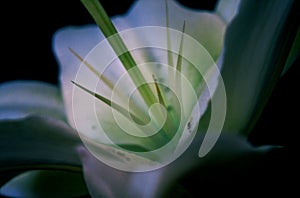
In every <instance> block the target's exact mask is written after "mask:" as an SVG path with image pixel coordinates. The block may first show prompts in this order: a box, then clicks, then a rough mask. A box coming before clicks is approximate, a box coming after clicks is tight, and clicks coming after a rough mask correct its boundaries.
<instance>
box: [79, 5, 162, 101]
mask: <svg viewBox="0 0 300 198" xmlns="http://www.w3.org/2000/svg"><path fill="white" fill-rule="evenodd" d="M81 2H82V3H83V5H84V6H85V7H86V9H87V10H88V11H89V13H90V14H91V15H92V17H93V19H94V20H95V22H96V24H97V25H98V26H99V28H100V29H101V31H102V33H103V34H104V36H105V37H106V38H109V37H110V36H114V37H113V38H114V39H108V42H109V43H110V45H111V47H112V48H113V50H114V51H115V53H116V54H117V55H119V59H120V61H121V63H122V64H123V66H124V67H125V69H126V70H127V71H128V70H130V69H131V68H134V67H136V66H137V64H136V62H135V60H134V58H133V57H132V55H131V54H130V52H129V51H128V49H127V47H126V45H125V43H124V41H123V40H122V38H121V37H120V35H119V34H118V31H117V30H116V28H115V26H114V25H113V23H112V21H111V20H110V18H109V16H108V15H107V13H106V12H105V10H104V8H103V7H102V5H101V3H100V2H99V1H98V0H81ZM130 77H131V79H132V80H133V82H134V83H135V85H141V84H143V85H142V86H138V91H139V93H140V94H141V96H142V97H143V99H144V101H145V103H146V104H147V106H148V107H150V106H151V105H152V104H154V103H156V102H157V99H156V97H155V96H154V94H153V92H152V90H151V88H150V87H149V85H148V84H146V81H145V79H144V76H143V74H142V73H141V71H140V70H139V69H138V67H136V69H135V70H134V72H130Z"/></svg>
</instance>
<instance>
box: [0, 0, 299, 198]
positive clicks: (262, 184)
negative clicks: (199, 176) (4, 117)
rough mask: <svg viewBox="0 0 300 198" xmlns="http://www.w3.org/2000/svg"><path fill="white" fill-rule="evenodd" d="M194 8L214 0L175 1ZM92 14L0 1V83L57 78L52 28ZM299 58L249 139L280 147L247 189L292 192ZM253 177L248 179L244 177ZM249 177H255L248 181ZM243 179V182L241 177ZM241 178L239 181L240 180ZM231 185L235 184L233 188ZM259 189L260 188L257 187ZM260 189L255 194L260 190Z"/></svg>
mask: <svg viewBox="0 0 300 198" xmlns="http://www.w3.org/2000/svg"><path fill="white" fill-rule="evenodd" d="M101 2H102V4H103V6H104V8H105V9H106V11H107V12H108V14H109V15H110V16H114V15H117V14H122V13H125V12H126V11H127V9H128V8H129V6H130V5H131V4H132V2H133V0H123V1H116V0H101ZM179 2H180V3H182V4H183V5H185V6H188V7H192V8H194V9H208V10H212V9H213V8H214V6H215V1H210V0H206V1H192V0H190V1H184V0H181V1H179ZM92 22H93V20H92V18H91V16H90V15H89V14H88V12H87V11H86V10H85V8H84V6H83V5H82V4H81V2H80V1H79V0H78V1H76V0H72V1H71V0H64V1H63V0H52V1H3V2H2V3H1V38H2V40H1V58H2V61H1V71H0V83H2V82H6V81H10V80H42V81H46V82H49V83H52V84H57V82H58V81H57V80H58V78H57V77H58V65H57V63H56V60H55V59H54V56H53V53H52V48H51V47H52V46H51V44H52V43H51V42H52V41H51V39H52V35H53V33H54V32H55V31H56V30H57V29H59V28H61V27H64V26H66V25H83V24H86V23H92ZM298 74H299V59H298V60H297V62H296V63H295V64H294V65H293V67H292V68H291V69H290V70H289V71H288V72H287V74H286V75H285V76H283V78H281V79H280V80H279V82H278V84H277V85H276V87H275V90H274V92H273V94H272V95H271V98H270V100H269V102H268V104H267V106H266V108H265V110H264V111H263V113H262V115H261V117H260V119H259V121H258V123H257V125H256V126H255V128H254V130H253V132H252V133H251V135H250V137H249V140H250V141H251V142H252V143H253V144H255V145H263V144H276V145H283V146H285V148H284V149H282V150H280V151H276V152H273V153H271V154H270V155H269V156H268V157H267V158H266V159H265V160H264V161H262V162H261V164H259V165H258V167H256V168H255V169H253V170H252V171H250V172H249V173H248V174H245V175H244V176H239V177H238V178H236V179H237V180H238V179H241V181H235V183H234V184H233V185H237V186H240V185H241V183H243V182H244V183H245V185H249V189H250V191H251V190H256V189H260V190H261V189H265V192H266V193H267V194H268V193H271V194H272V192H273V193H274V194H276V193H277V192H287V193H290V192H291V191H294V190H295V189H294V187H293V184H294V183H293V182H292V181H293V179H295V180H296V183H297V182H298V181H299V180H298V179H299V177H296V173H298V166H296V165H295V164H296V160H297V157H298V156H299V153H298V152H297V146H298V145H300V143H298V139H297V137H298V136H299V135H298V133H299V127H298V122H299V114H298V113H299V104H298V101H299V96H298V93H297V92H299V88H298V85H299V82H298ZM248 179H251V182H249V181H248V182H245V181H246V180H248ZM252 180H253V182H252ZM239 182H241V183H239ZM238 184H239V185H238ZM234 189H235V187H234V186H233V190H234ZM259 192H260V191H259ZM259 192H258V194H259Z"/></svg>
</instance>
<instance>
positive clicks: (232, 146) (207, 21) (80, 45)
mask: <svg viewBox="0 0 300 198" xmlns="http://www.w3.org/2000/svg"><path fill="white" fill-rule="evenodd" d="M292 6H293V2H292V1H285V2H283V1H274V2H251V1H241V2H240V1H234V0H228V1H225V0H224V1H220V2H219V3H218V5H217V8H216V10H215V11H214V12H202V11H195V10H190V9H187V8H185V7H182V6H181V5H179V4H178V3H176V2H175V1H168V10H167V11H168V14H167V15H168V16H169V20H167V19H166V9H165V7H166V4H165V2H163V1H149V0H139V1H137V2H135V4H134V5H133V6H132V7H131V9H130V10H129V12H128V13H127V14H125V15H123V16H117V17H114V18H113V19H112V21H113V23H114V25H115V26H116V27H117V29H118V31H120V32H123V30H126V29H129V28H136V27H140V26H163V27H165V26H166V24H167V23H168V27H170V28H174V29H176V30H179V31H182V30H183V28H182V27H183V24H185V28H184V33H185V34H187V35H190V36H192V37H193V38H194V39H196V40H197V41H198V42H199V43H201V44H202V45H203V46H204V47H205V49H206V50H207V51H208V52H209V54H210V56H211V57H212V59H211V60H214V61H216V62H217V63H218V67H219V68H220V69H222V75H223V76H222V77H223V78H224V83H225V88H226V94H227V96H228V98H229V101H228V109H227V115H228V117H226V120H225V127H224V131H223V132H222V134H221V136H220V139H219V140H218V142H217V143H216V145H215V147H213V148H204V150H206V151H210V152H209V153H208V154H207V156H205V158H199V157H198V154H199V147H200V145H201V143H202V141H203V140H204V141H205V140H206V141H209V140H210V138H213V136H210V135H211V134H207V135H206V136H205V131H206V129H207V126H208V122H209V121H207V119H208V117H209V116H210V112H211V109H210V108H207V107H209V104H210V101H211V97H210V96H209V94H213V100H215V101H216V103H217V104H219V105H220V106H222V104H223V103H224V101H223V100H222V98H221V97H219V96H220V95H222V88H220V87H217V85H218V81H217V78H213V76H214V75H216V74H215V73H213V74H214V75H213V76H210V79H212V81H213V82H214V83H213V85H214V86H213V89H211V90H204V91H203V90H201V91H199V92H197V91H196V94H195V95H196V96H197V97H199V104H200V111H198V113H196V116H195V118H197V119H196V121H194V122H195V123H197V124H198V121H197V120H200V117H201V120H203V123H204V125H201V126H200V127H199V129H198V132H197V131H194V133H195V134H196V132H197V135H196V139H195V141H193V142H192V144H191V146H190V147H189V148H188V150H187V151H186V152H185V153H183V155H182V156H180V157H179V158H178V159H176V160H175V161H174V162H173V163H170V164H168V165H166V164H165V165H166V166H163V167H162V168H160V169H157V170H152V171H148V172H140V173H131V172H126V171H121V170H116V169H114V168H112V167H109V166H107V165H106V164H104V163H101V162H100V161H98V160H97V159H96V158H95V156H96V157H97V155H95V153H93V152H95V151H98V152H99V155H101V152H102V153H103V152H104V151H106V152H107V153H106V155H107V154H108V155H109V157H116V156H117V157H119V158H118V160H120V159H121V160H122V159H127V158H130V159H131V158H132V159H133V158H134V159H140V156H139V155H136V154H132V152H124V151H123V152H121V153H119V154H118V153H117V152H118V151H119V150H118V149H116V147H110V146H109V145H108V142H105V141H106V140H105V141H103V142H101V144H99V142H97V141H99V137H98V136H97V135H96V136H95V134H96V132H97V130H99V129H97V127H95V126H97V125H98V124H97V120H96V119H95V115H94V109H91V107H89V106H86V105H87V104H90V105H91V104H94V102H95V101H94V100H95V98H94V97H93V96H91V95H89V94H87V93H84V92H82V90H81V89H79V88H78V87H77V88H76V87H75V88H74V85H73V84H72V83H71V81H75V82H76V83H77V82H79V84H77V86H79V87H80V86H83V89H85V88H88V89H89V90H92V91H95V90H96V91H98V90H97V89H96V88H97V87H96V86H95V82H98V81H99V79H98V78H97V76H95V75H94V76H93V74H92V72H91V71H90V70H93V69H90V70H89V69H87V67H86V66H84V68H85V69H84V70H83V71H84V72H87V71H89V72H91V76H90V78H88V79H84V80H81V79H80V75H81V74H79V75H78V70H80V69H82V67H80V66H81V65H83V64H81V63H82V62H83V60H80V59H81V58H84V57H88V56H92V55H93V54H92V53H89V52H90V51H91V50H92V49H93V48H94V47H95V46H96V45H97V44H98V43H100V42H101V41H102V40H104V39H105V37H104V36H103V34H102V33H101V31H100V30H99V28H98V27H97V26H96V25H94V24H91V25H86V26H83V27H66V28H63V29H61V30H59V31H58V32H57V33H56V34H55V36H54V40H53V44H54V48H53V49H54V53H55V55H56V57H57V60H58V63H59V65H60V66H61V70H60V82H61V91H62V99H63V103H64V107H63V108H65V109H64V110H65V112H66V117H67V121H68V123H69V124H70V126H71V128H68V127H67V126H66V125H65V123H62V122H57V121H58V120H61V119H62V118H64V115H63V113H62V112H61V108H62V107H61V106H60V105H57V104H55V105H49V104H53V100H52V101H51V98H52V96H53V95H55V94H50V95H51V96H49V97H46V98H44V96H45V95H44V94H43V97H42V99H41V97H40V96H39V95H37V97H34V98H35V99H36V100H37V101H38V100H43V101H45V103H37V104H32V103H30V102H25V103H23V104H21V106H22V105H23V107H28V108H24V112H25V113H23V111H22V113H21V114H20V113H19V112H17V113H15V112H16V111H14V110H15V109H10V108H7V109H5V110H6V112H8V113H9V114H8V113H5V114H0V115H1V120H0V121H1V123H0V127H1V128H3V129H4V130H6V131H8V132H11V133H15V134H16V133H17V129H15V128H14V127H13V126H14V125H15V124H16V123H18V124H20V125H21V126H20V127H21V128H24V127H26V128H27V129H26V130H25V131H27V133H24V138H26V137H27V138H28V137H30V136H31V134H30V131H35V130H34V128H33V129H32V125H29V123H32V124H34V123H37V125H38V126H40V127H41V128H43V129H44V128H47V127H49V131H50V132H51V133H53V136H50V137H51V138H54V140H53V142H56V140H55V137H56V136H57V137H62V139H59V141H58V148H57V149H58V150H61V151H63V150H64V149H63V148H60V146H62V147H63V146H64V144H67V145H68V146H67V151H68V152H69V153H72V154H71V155H70V158H68V159H62V156H64V155H63V154H62V155H58V157H57V156H55V151H56V150H55V149H54V152H51V151H52V150H51V149H50V152H49V153H48V154H47V155H46V156H45V158H43V160H41V161H43V162H45V163H49V164H51V163H54V164H56V163H58V164H64V165H66V164H75V165H78V164H79V163H80V162H79V161H78V158H77V156H76V152H75V150H76V151H77V152H78V153H79V156H80V158H81V163H82V165H83V171H84V176H85V181H86V183H87V186H88V189H89V191H90V194H91V195H92V196H93V197H99V196H111V197H113V196H126V195H128V196H138V197H157V196H162V195H163V194H164V193H166V190H168V188H169V187H170V185H172V184H173V182H174V181H176V180H177V179H178V178H180V177H181V176H182V175H184V174H185V173H187V172H189V171H190V170H193V169H195V168H196V169H201V167H205V166H209V165H214V164H216V163H217V164H218V163H219V164H222V163H227V162H231V161H234V160H236V159H240V157H245V158H247V157H248V156H251V157H252V156H255V157H258V156H260V155H261V154H263V153H265V152H266V151H268V150H269V148H270V147H264V148H256V147H253V146H252V145H251V144H249V142H247V140H246V139H245V137H246V136H244V137H241V136H240V134H247V133H248V132H249V129H248V128H247V127H249V126H251V125H252V124H253V123H254V122H253V120H254V121H255V117H256V113H257V111H259V109H261V108H257V107H260V106H261V105H262V104H263V103H264V102H265V101H266V99H267V97H268V94H266V95H264V94H261V93H262V91H263V90H265V89H266V92H267V93H270V92H271V91H272V86H273V85H272V84H274V81H275V80H276V79H278V77H279V76H280V72H281V71H282V69H283V64H284V61H285V60H286V59H287V54H285V53H283V52H282V51H280V50H278V49H281V50H289V49H290V47H291V46H290V41H288V42H287V43H286V42H284V41H286V40H287V39H286V38H285V37H282V34H283V32H284V30H288V31H289V32H293V31H292V28H291V27H290V26H289V25H290V24H289V23H288V22H287V21H288V19H290V17H291V16H290V15H288V14H289V13H290V12H291V11H292ZM253 9H255V10H256V12H253ZM171 16H172V17H171ZM269 16H270V17H272V18H268V17H269ZM166 20H167V21H166ZM166 32H167V31H166ZM166 35H167V34H165V35H164V36H162V34H158V37H157V38H156V39H157V40H158V41H159V39H160V37H162V38H165V39H162V40H168V39H169V37H168V36H166ZM174 35H175V34H173V33H171V38H170V40H171V42H170V43H168V42H166V43H165V45H166V46H167V49H172V50H173V51H175V52H178V53H179V52H180V45H181V44H180V43H181V42H182V41H186V39H187V38H188V37H185V38H184V39H182V38H181V34H180V36H179V37H176V38H175V39H174V37H172V36H174ZM292 36H295V35H293V34H292ZM139 39H140V38H139V37H137V38H132V37H131V38H130V39H129V40H126V39H125V42H128V41H130V43H129V44H128V43H126V44H128V45H129V46H130V45H131V44H133V45H134V44H136V43H138V42H141V40H139ZM143 39H144V38H143ZM143 39H142V40H143ZM257 39H260V40H257ZM256 41H258V42H256ZM131 42H132V43H131ZM170 45H171V47H170ZM256 46H259V47H258V49H259V50H257V47H256ZM187 47H188V45H187ZM187 47H186V46H185V47H184V49H183V50H184V53H187V54H193V55H192V56H193V57H194V56H195V55H194V54H197V51H194V49H189V48H187ZM70 48H71V51H70ZM176 50H177V51H176ZM72 51H73V52H72ZM144 53H145V52H144ZM144 53H140V52H139V51H137V52H136V53H133V56H134V58H135V60H136V61H137V63H143V62H144V61H145V58H146V60H147V59H148V60H152V61H153V60H155V61H158V62H160V63H166V64H169V63H171V62H172V63H173V65H176V61H177V56H175V55H173V56H172V57H173V58H168V54H166V53H162V55H160V53H159V52H157V51H154V52H153V51H151V50H149V51H147V50H146V54H147V53H149V54H147V55H146V56H144ZM91 54H92V55H91ZM282 54H283V55H282ZM150 55H151V56H150ZM277 55H278V59H276V58H277ZM281 55H282V56H281ZM79 56H81V57H79ZM274 56H276V58H275V57H274ZM101 57H105V56H101ZM178 59H179V58H178ZM86 60H88V61H89V60H91V59H86ZM97 60H98V59H97ZM102 61H103V62H104V63H105V61H107V60H102ZM200 62H201V61H200ZM177 63H178V61H177ZM85 65H87V64H85ZM92 65H93V66H95V65H96V64H95V63H93V62H92ZM273 65H276V66H274V67H273ZM105 66H106V65H105V64H104V67H105ZM115 67H116V68H118V69H119V70H113V71H116V72H120V71H121V73H122V72H124V71H126V70H124V68H123V65H122V64H121V62H116V65H115ZM81 71H82V70H81ZM100 71H101V72H102V70H101V68H100ZM168 71H169V70H167V71H163V72H161V74H162V77H166V76H165V75H166V74H167V72H168ZM192 71H193V70H192ZM142 72H145V70H142ZM187 72H188V71H187ZM232 72H236V75H233V74H232ZM107 74H108V73H107ZM154 74H155V77H154V78H156V77H160V76H159V74H160V73H159V72H156V73H154ZM271 74H272V75H271ZM119 75H120V73H119ZM78 76H79V78H78ZM149 76H150V79H151V77H152V73H151V75H149ZM107 77H108V78H109V81H112V82H116V81H115V79H114V78H113V77H112V76H111V75H108V76H107ZM146 78H147V76H146ZM198 78H199V77H197V73H196V74H193V73H192V72H191V73H190V79H189V81H188V82H191V84H192V87H193V88H194V89H195V85H198V84H199V81H197V80H198ZM180 79H181V78H180ZM195 79H196V80H195ZM255 79H257V80H255ZM77 80H79V81H77ZM102 80H103V79H102ZM148 80H149V78H148ZM181 80H182V79H181ZM193 80H194V81H193ZM150 81H151V80H150ZM147 82H148V81H147ZM155 82H156V81H155V80H152V84H153V85H157V84H155ZM195 82H196V83H195ZM197 83H198V84H197ZM202 83H203V82H202ZM171 84H172V83H171ZM9 86H11V85H8V87H9ZM14 86H15V85H13V86H12V87H14ZM30 86H32V85H26V86H25V87H26V89H27V87H28V90H29V91H28V92H27V93H28V95H32V94H33V95H34V93H40V92H39V91H38V90H37V91H36V92H32V90H33V89H35V88H34V87H35V86H37V87H39V85H33V87H30ZM130 86H133V84H131V85H130ZM12 87H9V88H7V87H6V85H5V86H3V87H0V95H1V94H2V93H3V94H4V93H5V92H6V91H5V90H7V89H11V88H12ZM15 87H16V89H19V90H24V87H23V88H20V86H19V85H18V84H17V85H16V86H15ZM46 87H47V86H45V89H47V90H48V88H46ZM123 88H124V91H125V92H126V91H128V90H126V89H127V88H128V86H124V87H123ZM50 89H52V88H50ZM76 90H77V91H76ZM106 90H107V89H105V88H102V89H100V91H106ZM152 90H153V93H156V92H155V91H157V92H159V88H158V89H155V86H154V88H152ZM79 91H81V92H82V93H83V94H82V95H81V96H82V97H83V98H80V97H75V98H72V96H74V93H81V92H79ZM122 91H123V90H122ZM25 92H26V91H25ZM50 92H52V91H50ZM53 92H56V91H53ZM209 92H211V93H209ZM97 93H98V92H97ZM104 93H105V92H104ZM109 93H110V92H109ZM176 93H177V92H176ZM16 94H18V91H17V92H16ZM16 94H13V95H14V96H15V95H16ZM92 94H94V93H92ZM101 94H103V93H102V92H101ZM104 95H105V94H104ZM161 95H162V94H157V96H156V98H158V100H159V98H160V97H161ZM14 96H12V97H13V98H14V99H15V100H16V101H17V102H16V103H18V102H19V100H18V98H16V97H14ZM75 96H80V94H76V95H75ZM142 97H143V96H142ZM8 98H9V96H8ZM48 99H49V100H50V101H48ZM1 101H2V100H1ZM1 101H0V108H1V112H2V108H3V107H2V106H1V104H4V105H3V106H6V104H9V99H7V100H6V101H4V102H3V103H1ZM26 101H29V100H26ZM98 102H99V103H101V102H103V99H102V101H98ZM117 102H118V104H121V103H122V99H121V100H117ZM101 105H102V106H101ZM105 105H106V108H111V107H112V106H113V105H112V106H108V105H107V104H100V107H102V108H103V109H100V110H99V111H98V112H97V113H99V114H100V115H99V116H98V117H100V116H103V117H104V118H105V117H106V116H107V114H106V113H107V111H106V110H105ZM194 105H195V103H193V102H192V105H191V106H192V107H194ZM187 106H188V107H189V109H192V107H190V106H189V105H187ZM32 107H34V108H32ZM39 107H41V108H40V109H41V110H42V111H35V109H39ZM48 107H50V108H48ZM97 107H99V106H97ZM49 109H52V110H53V111H52V112H53V113H51V115H52V117H51V118H46V119H45V118H44V117H42V118H40V117H35V115H45V114H44V113H43V112H48V110H49ZM116 109H117V111H119V112H120V109H119V110H118V108H116ZM257 109H258V110H257ZM18 110H20V109H18ZM1 112H0V113H1ZM3 112H4V111H3ZM49 112H51V111H49ZM56 112H60V113H56ZM74 112H75V114H74ZM103 112H105V113H103ZM189 112H191V110H190V111H189ZM79 113H80V114H79ZM8 115H9V117H7V116H8ZM24 116H25V117H24ZM47 116H49V114H48V115H47ZM197 116H198V117H197ZM107 117H108V116H107ZM16 118H17V119H16ZM53 118H54V119H53ZM108 118H109V117H108ZM35 119H37V120H35ZM109 119H110V118H109ZM74 121H76V122H74ZM78 121H80V122H79V125H78V123H77V122H78ZM184 121H185V125H184V126H186V129H188V128H189V124H190V123H188V122H187V120H184ZM57 123H59V124H57ZM197 124H196V125H197ZM33 126H34V125H33ZM78 126H79V129H80V131H79V133H83V134H84V136H81V137H85V138H86V139H84V143H89V142H92V144H90V145H89V147H88V148H89V150H92V153H93V154H94V155H91V153H89V152H88V151H87V150H86V148H84V147H83V145H81V144H80V143H79V141H78V137H77V134H76V133H75V132H74V129H78ZM72 128H73V129H72ZM195 129H197V127H195ZM55 130H56V131H55ZM42 131H47V130H42ZM53 131H55V132H53ZM59 131H62V134H63V135H62V136H61V135H59V134H57V133H58V132H59ZM46 134H48V135H49V133H46ZM183 134H184V133H183ZM212 135H214V134H212ZM218 135H220V134H218ZM69 136H70V139H72V141H71V142H72V143H70V141H69V140H68V137H69ZM203 136H204V137H203ZM2 137H5V138H6V139H7V140H9V137H11V136H3V133H2V134H1V138H2ZM47 137H48V136H47V135H46V136H45V138H44V139H47ZM51 138H50V139H51ZM74 138H75V139H74ZM44 139H43V138H42V140H44ZM100 139H101V137H100ZM213 139H214V140H213V141H212V142H215V141H216V139H215V138H213ZM95 142H96V143H95ZM102 143H104V144H102ZM121 144H122V141H121V142H120V144H119V145H121ZM21 145H22V144H21ZM24 145H25V143H24ZM91 145H92V148H91ZM149 145H151V144H149ZM149 145H148V146H149ZM209 145H210V146H208V147H211V146H214V143H212V144H209ZM5 148H6V150H7V152H8V151H11V156H12V159H13V158H16V159H17V158H22V159H25V161H26V160H27V161H28V162H30V163H29V164H31V163H32V159H30V158H27V157H26V156H24V155H20V154H18V152H16V153H14V152H13V149H12V148H11V147H9V146H8V145H6V146H5ZM50 148H52V147H50ZM172 148H173V147H172ZM21 149H23V148H22V147H21ZM52 149H53V148H52ZM202 149H203V148H202ZM29 150H30V149H29ZM31 150H32V148H31ZM202 151H203V150H202ZM200 152H201V150H200ZM203 153H204V154H203ZM74 154H75V155H74ZM103 154H105V153H103ZM164 154H165V153H164ZM164 154H163V156H164ZM202 154H203V155H205V154H206V152H205V151H204V152H202ZM0 156H1V163H2V162H7V160H6V159H5V158H6V157H7V155H5V154H3V153H1V155H0ZM49 156H50V159H49V160H48V161H47V159H48V157H49ZM51 156H52V158H51ZM35 157H36V158H35ZM40 157H41V155H34V159H38V158H40ZM144 157H145V156H143V155H142V159H143V160H145V158H144ZM149 158H150V161H146V163H148V162H149V163H151V162H153V161H155V158H154V160H153V158H151V156H150V157H149ZM249 159H250V161H251V160H252V158H249ZM10 162H12V164H17V165H18V163H16V161H13V160H12V161H10ZM187 162H189V163H187ZM131 165H132V164H131ZM33 175H34V174H33ZM26 178H29V176H28V175H27V176H26ZM23 179H24V178H23ZM20 181H24V180H22V178H17V180H16V181H12V184H8V185H6V186H4V187H3V188H1V190H0V193H2V194H3V193H4V194H5V193H6V192H9V190H7V189H9V188H10V187H11V186H13V185H14V184H16V183H18V182H19V183H20ZM27 181H28V180H27ZM141 181H143V182H141ZM120 183H121V185H117V184H120Z"/></svg>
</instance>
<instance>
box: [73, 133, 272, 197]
mask: <svg viewBox="0 0 300 198" xmlns="http://www.w3.org/2000/svg"><path fill="white" fill-rule="evenodd" d="M202 138H203V136H202V137H201V138H199V139H198V140H197V141H202ZM198 143H199V142H198ZM198 143H197V142H195V144H194V146H193V147H190V148H189V150H187V151H186V152H185V153H184V154H183V155H182V156H181V157H179V158H178V159H177V160H176V161H174V162H172V163H171V164H169V165H168V166H165V167H163V168H160V169H156V170H154V171H148V172H138V173H132V172H126V171H121V170H117V169H114V168H112V167H109V166H107V165H106V164H103V163H102V162H100V161H99V160H97V159H96V158H95V157H94V156H93V155H92V154H91V153H90V152H89V151H88V150H86V149H85V147H82V146H80V147H78V152H79V155H80V158H81V161H82V163H83V167H84V169H83V170H84V177H85V180H86V183H87V185H88V189H89V191H90V193H91V195H92V196H94V197H101V196H104V197H114V196H116V197H118V196H122V197H145V198H152V197H166V196H167V197H168V196H170V195H174V194H172V193H174V191H176V189H175V190H174V188H176V187H178V181H180V179H181V178H182V177H184V175H186V174H187V173H191V172H194V173H197V174H194V176H192V178H190V179H191V180H193V181H202V180H201V176H199V175H198V174H200V175H201V174H205V175H209V174H210V173H213V172H215V171H216V169H215V167H218V166H222V167H225V166H226V165H228V166H229V167H231V165H232V164H234V163H237V162H239V164H238V166H239V169H240V170H241V169H242V170H243V171H247V170H248V168H249V167H251V165H253V164H255V162H256V161H258V160H259V159H261V157H263V156H264V155H265V154H266V153H268V152H270V151H271V150H272V148H273V147H269V146H266V147H253V146H252V145H251V144H249V143H248V142H247V141H246V140H245V139H244V138H241V137H239V136H236V135H230V134H226V133H223V134H222V135H221V137H220V139H219V141H218V142H217V144H216V146H215V147H214V149H213V150H212V151H211V152H210V153H209V154H207V155H206V156H205V158H198V146H197V145H198ZM187 162H188V163H187ZM207 167H214V168H212V169H210V171H212V172H205V173H203V172H202V171H201V170H203V169H204V168H207ZM229 169H230V168H229ZM205 170H207V169H205ZM198 171H199V172H198ZM192 175H193V174H192ZM141 181H143V182H141ZM120 183H122V185H120ZM216 183H217V182H216ZM201 192H202V191H201ZM201 192H199V194H200V193H201Z"/></svg>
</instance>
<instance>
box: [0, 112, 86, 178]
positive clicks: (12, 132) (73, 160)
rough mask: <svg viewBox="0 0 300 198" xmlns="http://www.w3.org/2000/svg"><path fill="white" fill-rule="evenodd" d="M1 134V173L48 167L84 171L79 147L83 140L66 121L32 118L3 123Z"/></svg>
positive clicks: (2, 121) (0, 129)
mask: <svg viewBox="0 0 300 198" xmlns="http://www.w3.org/2000/svg"><path fill="white" fill-rule="evenodd" d="M0 131H1V133H0V141H1V145H0V148H1V149H0V150H1V152H0V172H2V173H5V172H11V171H16V170H21V171H24V170H28V169H47V168H48V169H66V170H77V171H80V161H79V159H78V156H77V154H76V151H75V148H76V146H78V145H80V144H81V141H80V139H79V137H78V136H76V133H75V132H74V131H73V129H72V128H70V127H69V126H68V125H67V124H65V123H64V122H62V121H60V120H56V119H53V118H50V117H41V116H28V117H25V118H21V119H14V120H1V121H0ZM1 175H2V174H1Z"/></svg>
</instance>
